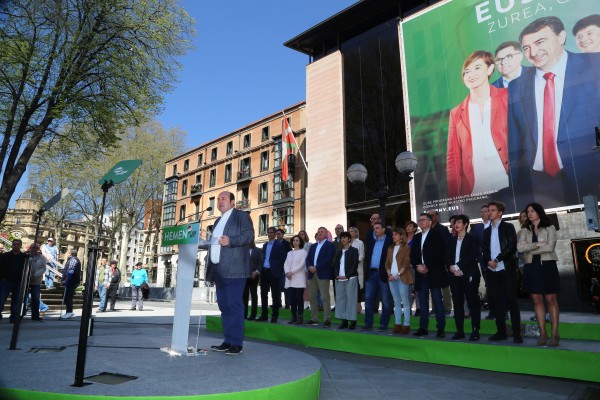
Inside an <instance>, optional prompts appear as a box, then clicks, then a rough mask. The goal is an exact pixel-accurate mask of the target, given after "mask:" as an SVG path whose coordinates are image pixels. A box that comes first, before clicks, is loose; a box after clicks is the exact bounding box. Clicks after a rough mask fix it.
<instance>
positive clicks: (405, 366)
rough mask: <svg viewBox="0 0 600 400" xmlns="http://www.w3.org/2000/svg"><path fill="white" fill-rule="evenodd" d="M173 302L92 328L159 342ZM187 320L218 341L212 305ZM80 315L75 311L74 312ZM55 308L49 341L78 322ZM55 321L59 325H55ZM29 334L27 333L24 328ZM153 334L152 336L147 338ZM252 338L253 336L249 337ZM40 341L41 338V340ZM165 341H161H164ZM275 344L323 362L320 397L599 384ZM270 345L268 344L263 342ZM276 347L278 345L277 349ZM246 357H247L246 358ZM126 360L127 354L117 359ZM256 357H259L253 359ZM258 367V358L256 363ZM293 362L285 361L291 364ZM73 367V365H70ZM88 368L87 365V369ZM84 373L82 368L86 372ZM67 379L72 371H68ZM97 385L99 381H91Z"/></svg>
mask: <svg viewBox="0 0 600 400" xmlns="http://www.w3.org/2000/svg"><path fill="white" fill-rule="evenodd" d="M119 306H121V307H123V308H124V309H125V308H128V307H127V306H128V303H127V302H125V301H123V302H121V303H118V304H117V308H119ZM173 308H174V304H173V303H169V302H147V303H146V304H145V306H144V311H143V312H137V311H128V310H119V311H117V312H114V313H104V314H101V315H98V316H97V318H96V324H95V329H96V330H97V332H98V333H99V332H101V331H104V332H106V331H107V330H108V331H109V332H110V330H115V331H116V330H117V329H128V330H134V331H138V332H139V333H140V340H144V339H143V338H144V337H146V338H147V339H146V340H148V341H149V342H151V345H152V346H159V345H160V343H159V342H160V340H158V341H157V337H158V338H162V339H161V340H162V341H165V342H168V337H169V335H168V332H169V329H170V327H169V326H170V324H171V317H172V315H173ZM192 309H193V311H192V318H191V321H192V326H191V327H190V332H191V333H190V344H191V345H194V341H195V339H196V335H197V334H198V335H199V343H201V344H203V343H210V344H213V342H214V343H216V342H219V340H220V335H218V334H215V333H212V332H207V331H206V330H205V329H204V327H203V326H202V325H200V329H198V321H199V319H200V318H199V317H200V316H201V315H202V316H204V315H217V314H218V311H217V309H216V306H215V305H202V306H200V305H199V304H193V307H192ZM77 315H79V313H77ZM529 316H530V313H529V314H528V313H523V319H525V318H529ZM57 317H58V314H57V313H56V312H54V313H52V312H51V313H49V314H47V315H46V318H48V319H49V320H50V321H49V323H48V327H50V326H51V325H52V326H53V328H52V329H51V334H50V330H48V333H47V334H46V335H45V336H46V337H47V338H48V339H47V340H48V341H52V340H55V339H56V338H57V337H60V335H61V329H67V326H71V327H72V326H73V325H76V326H78V322H79V318H76V319H75V320H74V321H63V322H61V323H62V324H64V327H65V328H61V326H60V325H59V324H56V323H54V322H53V321H52V320H55V319H57ZM561 318H562V320H563V321H565V322H589V323H596V324H598V329H600V317H599V316H597V315H593V314H562V315H561ZM32 324H34V323H33V322H30V321H24V323H23V325H22V329H23V333H22V334H23V335H24V336H23V337H26V336H27V335H28V333H27V330H28V329H29V331H32V330H33V329H35V330H36V331H38V332H40V334H41V333H43V332H44V328H43V327H42V326H41V325H44V324H46V323H44V324H36V325H32ZM57 325H58V327H57ZM10 327H11V325H9V324H8V321H7V320H6V318H5V319H3V320H2V321H1V322H0V341H2V342H5V343H6V345H8V342H9V341H10ZM29 334H30V333H29ZM150 338H152V339H150ZM253 341H254V340H253ZM254 342H256V345H255V346H254V345H253V346H250V343H248V344H247V345H246V347H248V348H250V347H256V348H258V349H260V348H261V346H262V345H264V344H270V345H272V343H270V342H269V343H267V342H265V343H262V344H261V342H260V341H254ZM40 343H43V341H41V342H40ZM168 344H169V343H165V345H168ZM127 345H128V344H127V343H113V344H112V346H114V347H115V348H119V347H126V346H127ZM279 347H283V348H287V349H292V350H299V351H302V352H304V353H307V354H309V355H312V356H314V357H316V358H317V359H318V360H320V362H321V365H322V382H321V399H365V398H377V399H378V400H379V399H392V398H394V399H397V398H399V397H402V398H403V399H419V400H426V399H440V398H443V399H445V400H452V399H465V398H476V399H506V398H509V399H510V398H522V399H527V400H536V399H540V400H542V399H543V400H547V399H550V400H553V399H572V400H575V399H582V400H583V399H585V400H592V399H599V398H600V385H599V384H593V383H589V382H582V381H574V380H565V379H555V378H544V377H536V376H528V375H518V374H506V373H496V372H489V371H480V370H474V369H468V368H459V367H448V366H440V365H432V364H426V363H418V362H411V361H402V360H391V359H385V358H378V357H367V356H358V355H354V354H348V353H340V352H334V351H327V350H320V349H311V348H304V347H300V346H293V345H279ZM268 348H271V349H272V348H273V347H268ZM279 351H280V350H278V352H279ZM251 354H253V353H252V352H247V353H245V354H243V355H242V356H240V357H246V358H250V357H251ZM246 361H247V360H246ZM122 362H127V360H122ZM257 363H258V361H257ZM1 364H2V367H0V382H1V381H6V380H8V379H10V375H11V372H12V371H11V369H10V368H6V367H5V363H4V362H2V363H1ZM256 365H257V366H258V367H260V363H258V364H256ZM293 367H294V366H289V368H293ZM73 368H74V366H73ZM87 371H88V370H87V369H86V372H87ZM131 372H132V374H134V373H135V363H133V364H132V366H131ZM87 375H88V374H86V376H87ZM69 379H71V377H69ZM92 386H97V387H98V388H102V385H101V384H100V385H92ZM106 388H107V390H106V394H107V395H110V394H113V393H112V391H111V388H112V387H110V386H106Z"/></svg>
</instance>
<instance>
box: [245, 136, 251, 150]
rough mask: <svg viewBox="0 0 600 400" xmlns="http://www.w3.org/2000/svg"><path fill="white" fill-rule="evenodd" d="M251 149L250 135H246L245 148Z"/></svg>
mask: <svg viewBox="0 0 600 400" xmlns="http://www.w3.org/2000/svg"><path fill="white" fill-rule="evenodd" d="M246 147H250V134H247V135H244V148H246Z"/></svg>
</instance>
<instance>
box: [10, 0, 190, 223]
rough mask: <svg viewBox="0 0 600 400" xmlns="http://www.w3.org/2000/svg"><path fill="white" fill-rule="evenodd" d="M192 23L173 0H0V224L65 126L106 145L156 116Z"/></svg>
mask: <svg viewBox="0 0 600 400" xmlns="http://www.w3.org/2000/svg"><path fill="white" fill-rule="evenodd" d="M192 23H193V20H192V18H191V17H190V16H189V15H188V14H187V13H186V12H185V11H184V10H183V9H182V8H181V7H180V6H179V5H178V2H177V1H176V0H137V1H131V0H48V1H39V0H9V1H2V2H0V48H1V49H2V51H0V121H2V122H1V123H0V126H3V128H4V129H3V130H4V136H3V138H2V142H1V144H0V169H1V172H0V177H1V185H0V221H2V220H3V219H4V216H5V214H6V210H7V208H8V203H9V201H10V198H11V197H12V195H13V193H14V191H15V188H16V186H17V183H18V182H19V180H20V179H21V178H22V176H23V173H24V172H25V169H26V167H27V164H28V163H29V161H30V159H31V157H32V155H33V153H34V151H35V150H36V148H37V147H38V146H39V145H40V143H43V142H44V141H51V140H52V139H53V138H55V137H56V136H57V135H60V132H61V131H60V129H61V127H63V126H65V125H69V126H70V129H68V130H64V131H63V132H67V133H68V134H69V135H71V136H69V138H70V139H72V140H75V141H77V140H79V139H80V138H81V134H82V132H83V130H84V128H85V129H91V130H92V132H93V135H94V137H95V139H96V141H97V142H98V143H100V144H102V146H110V145H113V144H115V143H116V142H117V141H118V133H119V132H122V131H123V130H124V127H130V126H134V125H137V124H139V123H140V122H141V121H142V120H143V118H144V116H147V115H154V114H155V112H156V111H157V109H158V107H159V106H160V104H161V102H162V96H161V94H162V93H163V92H165V91H168V90H170V89H171V84H172V82H173V81H174V79H175V75H174V74H175V72H176V71H177V69H178V68H179V63H178V62H177V58H178V57H179V56H181V55H183V54H184V53H185V52H186V51H187V50H188V49H189V48H190V46H191V45H190V40H189V39H190V38H191V37H192V36H193V35H194V34H195V31H194V28H193V26H192Z"/></svg>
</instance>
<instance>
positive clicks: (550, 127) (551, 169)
mask: <svg viewBox="0 0 600 400" xmlns="http://www.w3.org/2000/svg"><path fill="white" fill-rule="evenodd" d="M554 76H555V75H554V74H553V73H552V72H546V73H545V74H544V79H545V80H546V86H545V87H544V133H543V146H544V147H543V151H544V171H546V173H547V174H548V175H550V176H555V175H556V174H558V171H560V167H559V166H558V157H557V155H556V153H557V151H556V140H555V134H554V122H555V116H554V114H555V109H556V107H555V106H554Z"/></svg>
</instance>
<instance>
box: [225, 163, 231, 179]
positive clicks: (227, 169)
mask: <svg viewBox="0 0 600 400" xmlns="http://www.w3.org/2000/svg"><path fill="white" fill-rule="evenodd" d="M224 179H225V183H228V182H231V164H227V165H225V177H224Z"/></svg>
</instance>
